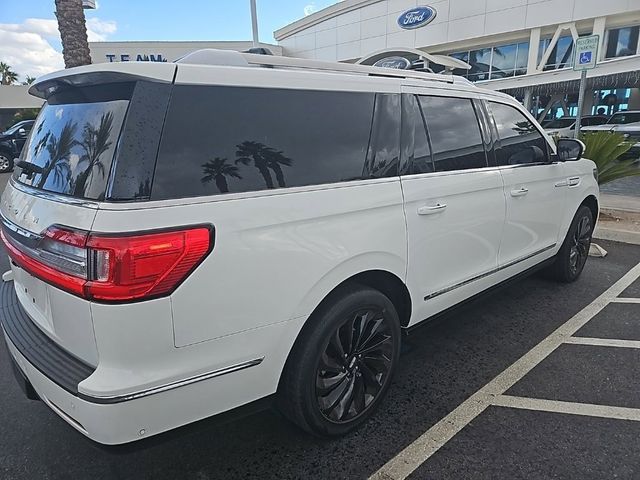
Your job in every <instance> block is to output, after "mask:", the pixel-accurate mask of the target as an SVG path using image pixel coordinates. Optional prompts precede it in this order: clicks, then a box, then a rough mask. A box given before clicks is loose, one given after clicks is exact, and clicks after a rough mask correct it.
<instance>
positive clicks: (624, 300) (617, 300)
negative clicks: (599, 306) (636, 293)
mask: <svg viewBox="0 0 640 480" xmlns="http://www.w3.org/2000/svg"><path fill="white" fill-rule="evenodd" d="M611 301H612V302H613V303H640V298H623V297H619V298H614V299H613V300H611Z"/></svg>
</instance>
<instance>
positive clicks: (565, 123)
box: [544, 118, 576, 128]
mask: <svg viewBox="0 0 640 480" xmlns="http://www.w3.org/2000/svg"><path fill="white" fill-rule="evenodd" d="M574 123H576V119H575V118H557V119H556V120H551V121H550V122H547V123H545V124H544V128H568V127H570V126H571V125H573V124H574Z"/></svg>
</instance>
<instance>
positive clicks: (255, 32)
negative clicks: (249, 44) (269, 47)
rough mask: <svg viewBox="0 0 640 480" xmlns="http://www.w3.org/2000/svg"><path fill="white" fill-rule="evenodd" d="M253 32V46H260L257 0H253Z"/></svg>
mask: <svg viewBox="0 0 640 480" xmlns="http://www.w3.org/2000/svg"><path fill="white" fill-rule="evenodd" d="M250 3H251V33H252V35H253V48H258V47H259V46H260V40H259V39H258V12H257V11H256V0H251V2H250Z"/></svg>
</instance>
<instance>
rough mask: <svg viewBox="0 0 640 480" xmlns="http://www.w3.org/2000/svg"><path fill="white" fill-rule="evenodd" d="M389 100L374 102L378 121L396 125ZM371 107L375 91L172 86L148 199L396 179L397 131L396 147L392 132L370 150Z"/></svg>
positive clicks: (373, 144) (375, 143) (391, 100)
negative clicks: (375, 178)
mask: <svg viewBox="0 0 640 480" xmlns="http://www.w3.org/2000/svg"><path fill="white" fill-rule="evenodd" d="M379 97H380V96H379ZM383 97H384V96H383ZM389 102H390V103H391V104H392V103H393V99H379V101H378V106H377V108H376V112H378V113H377V114H376V117H377V118H386V119H387V120H388V119H389V118H391V120H390V123H391V124H394V123H396V124H399V121H396V120H393V116H392V115H387V114H384V115H383V113H385V109H386V110H388V109H389V108H392V105H391V106H390V103H389ZM396 103H399V102H398V100H397V99H396ZM375 106H376V102H375V94H373V93H353V92H328V91H326V92H325V91H308V90H285V89H267V88H244V87H210V86H207V87H203V86H191V85H179V86H176V87H174V92H173V95H172V98H171V102H170V106H169V112H168V115H167V120H166V123H165V127H164V132H163V138H162V141H161V145H160V151H159V154H158V161H157V166H156V172H155V176H154V181H153V186H152V193H151V198H152V199H167V198H180V197H192V196H199V195H214V194H218V193H227V192H231V193H235V192H247V191H255V190H264V189H269V188H282V187H294V186H302V185H312V184H321V183H330V182H340V181H348V180H357V179H362V178H372V177H376V176H385V175H394V174H397V161H398V156H399V153H398V149H399V146H398V144H399V141H398V140H397V139H398V135H399V127H398V132H396V136H395V138H396V141H395V147H393V140H389V138H390V137H389V135H391V136H392V133H393V132H391V131H389V132H387V133H388V134H389V135H388V136H387V137H386V139H384V138H382V137H381V136H378V137H374V139H375V140H376V142H374V143H372V146H371V148H370V146H369V143H370V138H371V137H372V135H371V134H372V116H373V112H374V107H375ZM398 110H399V108H398ZM386 113H389V112H386ZM398 115H399V111H398V112H396V116H398ZM378 140H379V141H378ZM385 143H388V144H391V145H392V146H391V147H389V148H388V149H387V150H386V151H383V150H384V144H385ZM394 162H395V166H394ZM394 168H395V173H394Z"/></svg>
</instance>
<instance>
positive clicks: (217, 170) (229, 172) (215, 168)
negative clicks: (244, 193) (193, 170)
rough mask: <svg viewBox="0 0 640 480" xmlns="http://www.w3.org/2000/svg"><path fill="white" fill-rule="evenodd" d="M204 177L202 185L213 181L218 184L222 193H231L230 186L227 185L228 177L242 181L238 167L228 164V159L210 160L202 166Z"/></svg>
mask: <svg viewBox="0 0 640 480" xmlns="http://www.w3.org/2000/svg"><path fill="white" fill-rule="evenodd" d="M202 170H203V172H204V174H205V175H204V177H202V179H201V181H202V183H209V182H210V181H211V180H213V181H214V182H216V187H218V190H219V191H220V193H228V192H229V184H228V183H227V177H230V178H238V179H242V177H241V176H240V174H239V173H238V167H236V166H235V165H231V164H229V163H227V159H226V158H220V157H216V158H214V159H213V160H209V161H208V162H207V163H204V164H203V165H202Z"/></svg>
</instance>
